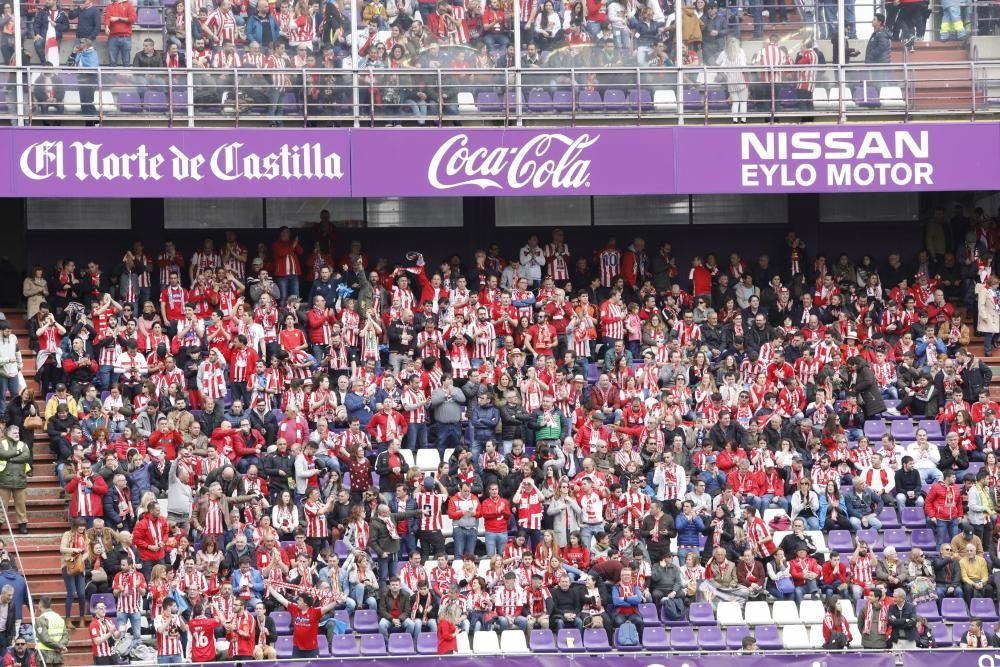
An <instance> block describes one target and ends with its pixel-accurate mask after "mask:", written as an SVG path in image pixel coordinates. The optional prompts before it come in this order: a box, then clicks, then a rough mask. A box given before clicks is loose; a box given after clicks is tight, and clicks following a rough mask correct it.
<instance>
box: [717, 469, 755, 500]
mask: <svg viewBox="0 0 1000 667" xmlns="http://www.w3.org/2000/svg"><path fill="white" fill-rule="evenodd" d="M739 473H740V471H739V468H737V469H736V470H733V471H732V472H731V473H729V475H727V476H726V483H727V484H728V485H729V486H730V487H732V489H733V493H747V494H750V495H752V496H759V495H762V494H761V489H762V488H763V487H764V484H763V480H762V479H761V474H760V473H758V472H753V471H752V470H748V471H747V474H746V476H744V477H743V478H742V479H740V474H739Z"/></svg>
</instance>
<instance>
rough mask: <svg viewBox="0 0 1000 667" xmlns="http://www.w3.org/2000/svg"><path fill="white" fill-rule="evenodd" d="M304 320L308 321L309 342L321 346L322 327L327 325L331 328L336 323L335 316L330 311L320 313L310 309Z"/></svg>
mask: <svg viewBox="0 0 1000 667" xmlns="http://www.w3.org/2000/svg"><path fill="white" fill-rule="evenodd" d="M306 319H307V320H309V342H310V343H313V344H315V345H323V344H324V341H323V325H324V324H327V323H329V324H330V325H331V326H333V324H334V323H336V322H337V315H336V313H334V312H333V310H332V309H330V310H328V311H320V310H316V309H315V308H310V309H309V312H308V313H306Z"/></svg>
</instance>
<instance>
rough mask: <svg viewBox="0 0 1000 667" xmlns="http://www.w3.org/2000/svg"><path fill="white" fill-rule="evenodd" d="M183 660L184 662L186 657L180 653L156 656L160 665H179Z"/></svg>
mask: <svg viewBox="0 0 1000 667" xmlns="http://www.w3.org/2000/svg"><path fill="white" fill-rule="evenodd" d="M182 662H184V659H183V658H182V657H181V656H179V655H158V656H156V664H158V665H179V664H180V663H182Z"/></svg>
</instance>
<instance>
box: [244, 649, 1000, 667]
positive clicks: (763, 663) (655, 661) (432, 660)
mask: <svg viewBox="0 0 1000 667" xmlns="http://www.w3.org/2000/svg"><path fill="white" fill-rule="evenodd" d="M928 656H933V653H928ZM859 660H862V661H863V662H864V665H865V667H893V666H894V665H895V661H894V660H893V656H892V654H891V653H889V652H883V653H871V652H868V653H803V654H792V653H754V654H731V653H725V652H720V653H716V654H701V655H686V654H684V653H655V654H641V653H639V654H637V653H590V654H582V653H533V654H531V655H524V656H511V655H494V656H486V655H484V656H473V655H449V656H414V657H412V658H395V657H393V658H389V659H386V660H382V663H383V664H387V665H388V664H392V665H399V666H400V667H448V664H449V663H450V662H453V663H454V664H455V665H458V664H461V665H462V667H567V666H572V667H856V665H857V664H858V661H859ZM371 662H372V658H337V659H335V660H324V659H322V658H321V659H319V660H316V659H312V660H310V661H309V664H310V667H338V666H343V667H354V666H355V665H357V666H358V667H360V666H361V665H362V664H364V665H370V664H371ZM254 664H255V665H259V666H260V667H282V664H283V663H278V662H271V663H268V662H263V663H259V662H255V663H254ZM921 667H923V666H921ZM945 667H950V666H945ZM970 667H973V666H971V665H970ZM983 667H993V666H992V665H989V666H983Z"/></svg>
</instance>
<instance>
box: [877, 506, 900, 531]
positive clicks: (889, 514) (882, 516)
mask: <svg viewBox="0 0 1000 667" xmlns="http://www.w3.org/2000/svg"><path fill="white" fill-rule="evenodd" d="M878 520H879V521H881V522H882V527H883V528H885V529H890V528H899V517H897V516H896V508H895V507H883V508H882V511H881V512H879V513H878Z"/></svg>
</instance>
